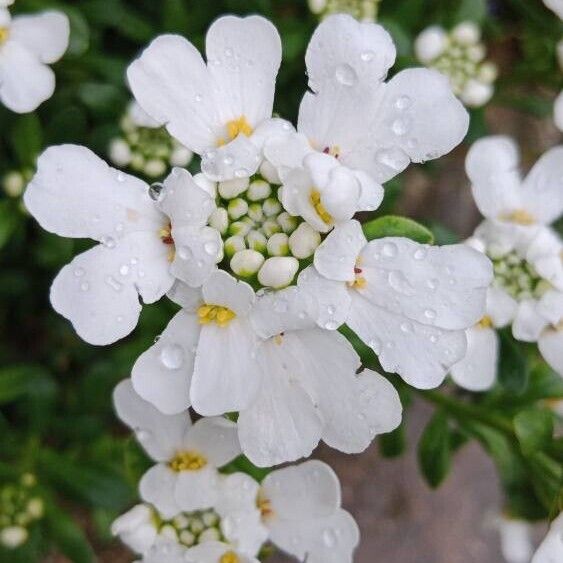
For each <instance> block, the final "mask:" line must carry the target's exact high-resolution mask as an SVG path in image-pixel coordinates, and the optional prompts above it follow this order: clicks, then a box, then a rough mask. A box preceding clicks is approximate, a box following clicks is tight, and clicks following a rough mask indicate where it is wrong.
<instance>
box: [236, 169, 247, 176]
mask: <svg viewBox="0 0 563 563" xmlns="http://www.w3.org/2000/svg"><path fill="white" fill-rule="evenodd" d="M235 176H236V177H237V178H246V177H247V176H248V170H247V169H246V168H237V170H235Z"/></svg>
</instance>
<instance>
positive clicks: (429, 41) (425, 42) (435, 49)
mask: <svg viewBox="0 0 563 563" xmlns="http://www.w3.org/2000/svg"><path fill="white" fill-rule="evenodd" d="M447 45H448V36H447V34H446V32H445V31H444V30H443V29H442V28H441V27H439V26H437V25H435V26H431V27H428V28H426V29H425V30H424V31H423V32H422V33H421V34H420V35H419V36H418V37H417V38H416V40H415V42H414V50H415V54H416V57H417V59H418V60H419V61H420V62H421V63H424V64H428V63H431V62H432V61H433V60H434V59H437V58H438V57H439V56H440V55H441V54H442V53H443V52H444V50H445V49H446V47H447Z"/></svg>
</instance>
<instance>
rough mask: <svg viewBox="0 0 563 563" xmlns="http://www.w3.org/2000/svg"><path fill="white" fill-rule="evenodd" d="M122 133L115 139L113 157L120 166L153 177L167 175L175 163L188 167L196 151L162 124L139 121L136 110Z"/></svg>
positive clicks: (127, 117)
mask: <svg viewBox="0 0 563 563" xmlns="http://www.w3.org/2000/svg"><path fill="white" fill-rule="evenodd" d="M121 131H122V136H120V137H116V138H114V139H112V141H111V142H110V146H109V157H110V160H111V161H112V162H113V163H114V164H115V165H116V166H119V167H122V168H124V167H130V168H131V169H133V170H135V171H136V172H141V173H142V174H144V175H145V176H148V177H149V178H158V177H161V176H163V175H164V174H165V173H166V172H167V170H168V169H169V168H172V167H174V166H181V167H186V166H187V165H188V164H189V163H190V161H191V160H192V157H193V153H192V152H191V151H190V150H189V149H187V148H186V147H184V146H183V145H182V144H180V143H179V142H178V141H176V139H174V138H173V137H171V136H170V135H169V134H168V132H167V131H166V129H165V128H164V127H160V126H159V125H158V124H150V125H149V123H147V122H143V123H142V124H139V123H136V121H135V118H134V113H133V114H132V113H131V112H129V113H127V114H126V115H125V116H124V117H123V118H122V120H121Z"/></svg>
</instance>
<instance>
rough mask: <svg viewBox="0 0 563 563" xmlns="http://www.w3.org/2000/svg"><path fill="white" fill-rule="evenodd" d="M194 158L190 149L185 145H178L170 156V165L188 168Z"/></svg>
mask: <svg viewBox="0 0 563 563" xmlns="http://www.w3.org/2000/svg"><path fill="white" fill-rule="evenodd" d="M192 157H193V153H192V151H191V150H190V149H188V148H186V147H184V146H183V145H176V146H175V147H174V149H173V151H172V154H171V155H170V164H171V165H172V166H182V167H184V166H187V165H188V164H189V163H190V161H191V159H192Z"/></svg>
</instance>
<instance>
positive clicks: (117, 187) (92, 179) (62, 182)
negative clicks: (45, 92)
mask: <svg viewBox="0 0 563 563" xmlns="http://www.w3.org/2000/svg"><path fill="white" fill-rule="evenodd" d="M24 201H25V205H26V207H27V209H28V210H29V212H30V213H31V214H32V215H33V216H34V217H35V218H36V219H37V220H38V221H39V224H40V225H41V226H42V227H43V228H44V229H46V230H47V231H50V232H52V233H56V234H57V235H59V236H64V237H73V238H83V237H88V238H92V239H95V240H98V241H100V242H102V241H103V242H105V243H106V244H108V245H111V243H112V242H113V243H115V241H116V240H117V239H119V238H121V237H123V236H124V235H126V234H127V233H132V232H137V231H151V232H152V233H154V236H155V238H157V236H158V231H159V229H161V228H162V227H164V226H165V223H166V218H165V216H164V215H163V214H162V213H160V212H159V211H158V209H156V206H155V205H154V202H153V201H152V200H151V199H150V197H149V195H148V185H147V184H146V183H145V182H142V181H141V180H138V179H137V178H135V177H134V176H129V175H128V174H124V173H123V172H119V171H118V170H115V169H114V168H110V167H109V166H108V165H107V164H106V163H105V162H104V161H103V160H102V159H101V158H98V157H97V156H96V155H95V154H94V153H93V152H92V151H90V150H89V149H87V148H85V147H80V146H77V145H60V146H56V147H50V148H48V149H47V150H45V151H44V152H43V154H42V155H41V156H40V157H39V160H38V162H37V174H36V175H35V176H34V177H33V179H32V181H31V182H30V184H29V186H28V188H27V190H26V192H25V196H24Z"/></svg>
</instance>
